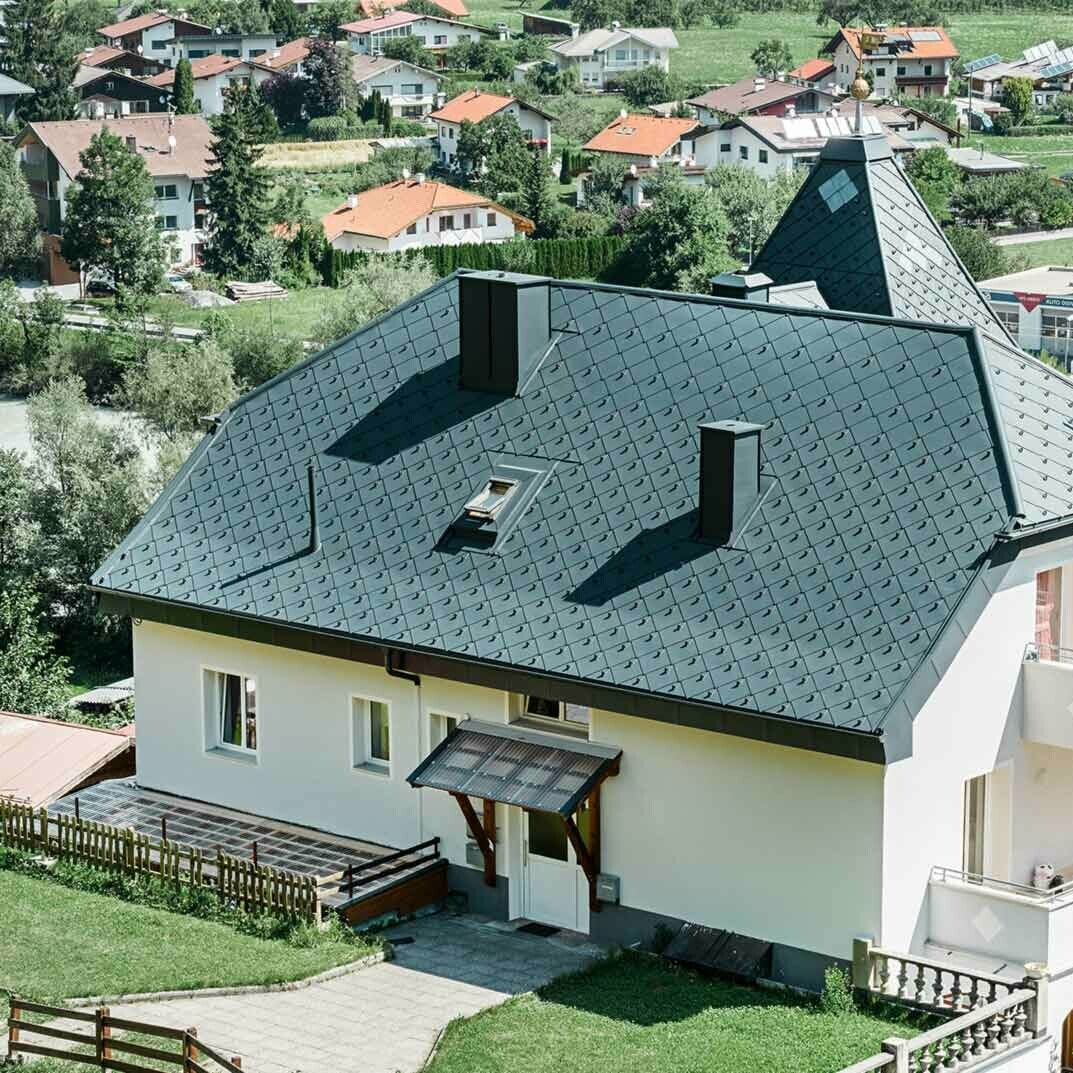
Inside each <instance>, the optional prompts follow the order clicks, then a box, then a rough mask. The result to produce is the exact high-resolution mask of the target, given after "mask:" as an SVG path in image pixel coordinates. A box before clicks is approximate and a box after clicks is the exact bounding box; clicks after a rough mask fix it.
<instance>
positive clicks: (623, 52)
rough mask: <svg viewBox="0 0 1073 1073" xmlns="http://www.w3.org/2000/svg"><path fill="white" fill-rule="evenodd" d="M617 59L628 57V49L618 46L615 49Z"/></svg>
mask: <svg viewBox="0 0 1073 1073" xmlns="http://www.w3.org/2000/svg"><path fill="white" fill-rule="evenodd" d="M615 59H616V60H619V61H620V62H621V61H622V60H624V59H626V50H625V49H624V48H616V49H615Z"/></svg>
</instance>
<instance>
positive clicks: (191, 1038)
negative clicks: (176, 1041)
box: [186, 1028, 201, 1062]
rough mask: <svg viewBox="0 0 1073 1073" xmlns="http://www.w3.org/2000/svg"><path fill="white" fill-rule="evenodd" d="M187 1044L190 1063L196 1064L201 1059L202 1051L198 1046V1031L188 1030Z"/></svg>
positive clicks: (194, 1029)
mask: <svg viewBox="0 0 1073 1073" xmlns="http://www.w3.org/2000/svg"><path fill="white" fill-rule="evenodd" d="M186 1042H187V1050H188V1051H189V1052H190V1061H192V1062H196V1061H197V1060H198V1059H199V1058H200V1057H201V1051H200V1050H199V1049H198V1045H197V1029H196V1028H188V1029H187V1030H186Z"/></svg>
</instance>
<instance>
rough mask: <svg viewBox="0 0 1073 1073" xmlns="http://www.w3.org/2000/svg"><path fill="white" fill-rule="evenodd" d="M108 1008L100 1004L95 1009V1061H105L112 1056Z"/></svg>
mask: <svg viewBox="0 0 1073 1073" xmlns="http://www.w3.org/2000/svg"><path fill="white" fill-rule="evenodd" d="M108 1015H109V1010H108V1007H107V1006H101V1007H100V1008H99V1009H98V1010H97V1022H96V1026H95V1027H96V1029H97V1061H98V1062H107V1061H109V1060H110V1059H111V1057H112V1046H111V1044H110V1043H109V1040H110V1039H111V1038H112V1026H111V1025H110V1024H108Z"/></svg>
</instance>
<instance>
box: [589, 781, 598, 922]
mask: <svg viewBox="0 0 1073 1073" xmlns="http://www.w3.org/2000/svg"><path fill="white" fill-rule="evenodd" d="M589 856H590V857H591V858H592V870H593V874H594V875H596V876H599V874H600V784H599V783H597V784H596V785H595V786H594V787H593V788H592V792H591V793H590V794H589ZM589 911H590V912H593V913H598V912H600V902H599V900H598V899H597V897H596V880H595V879H593V880H592V882H591V883H590V884H589Z"/></svg>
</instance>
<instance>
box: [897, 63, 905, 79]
mask: <svg viewBox="0 0 1073 1073" xmlns="http://www.w3.org/2000/svg"><path fill="white" fill-rule="evenodd" d="M895 74H897V76H898V77H899V78H901V77H902V75H904V74H905V67H903V66H902V65H901V64H899V65H898V67H897V68H896V70H895Z"/></svg>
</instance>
